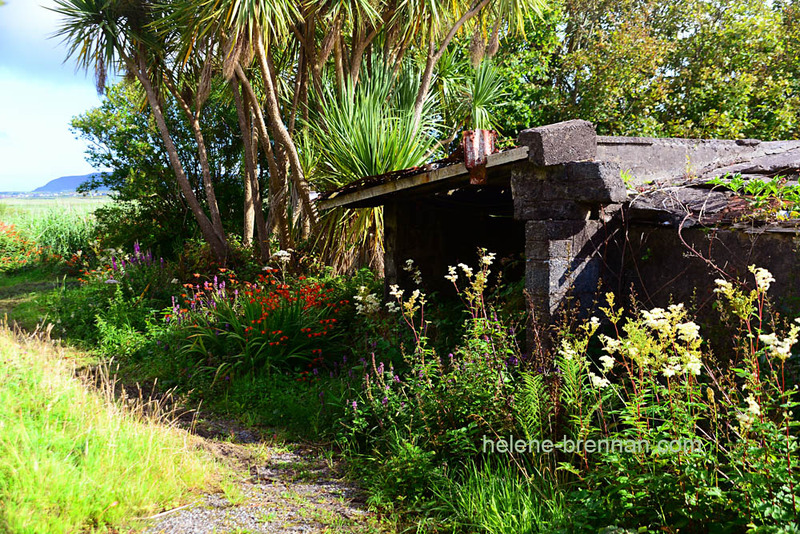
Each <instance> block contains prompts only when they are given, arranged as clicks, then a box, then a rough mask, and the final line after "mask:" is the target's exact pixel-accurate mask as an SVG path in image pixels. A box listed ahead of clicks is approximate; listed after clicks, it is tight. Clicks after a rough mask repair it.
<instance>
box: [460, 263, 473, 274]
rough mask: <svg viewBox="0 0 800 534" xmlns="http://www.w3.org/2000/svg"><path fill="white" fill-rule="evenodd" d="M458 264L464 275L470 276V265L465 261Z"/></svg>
mask: <svg viewBox="0 0 800 534" xmlns="http://www.w3.org/2000/svg"><path fill="white" fill-rule="evenodd" d="M458 266H459V267H461V270H462V271H464V275H465V276H466V277H467V278H472V274H473V273H472V267H470V266H469V265H467V264H466V263H459V264H458Z"/></svg>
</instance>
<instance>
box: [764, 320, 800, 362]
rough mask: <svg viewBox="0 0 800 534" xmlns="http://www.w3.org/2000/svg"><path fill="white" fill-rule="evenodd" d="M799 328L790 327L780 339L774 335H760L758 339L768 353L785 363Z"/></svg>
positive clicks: (790, 353)
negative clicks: (786, 333)
mask: <svg viewBox="0 0 800 534" xmlns="http://www.w3.org/2000/svg"><path fill="white" fill-rule="evenodd" d="M798 334H800V327H798V326H795V325H792V327H791V328H790V329H789V333H788V335H787V336H786V337H785V338H783V339H780V338H779V337H778V336H777V335H776V334H774V333H773V334H761V335H759V336H758V339H759V340H761V341H762V342H763V343H764V345H766V346H767V348H768V350H769V352H770V353H771V354H772V355H774V356H776V357H777V358H778V359H780V360H781V361H786V360H787V359H788V358H789V356H791V355H792V346H794V344H795V343H797V337H798Z"/></svg>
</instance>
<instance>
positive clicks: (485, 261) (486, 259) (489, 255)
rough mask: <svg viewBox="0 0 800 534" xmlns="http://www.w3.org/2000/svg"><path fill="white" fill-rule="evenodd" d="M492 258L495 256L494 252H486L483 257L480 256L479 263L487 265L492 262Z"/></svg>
mask: <svg viewBox="0 0 800 534" xmlns="http://www.w3.org/2000/svg"><path fill="white" fill-rule="evenodd" d="M494 258H495V253H494V252H488V253H486V254H484V255H483V257H482V258H481V265H485V266H486V267H489V266H490V265H491V264H492V263H493V262H494Z"/></svg>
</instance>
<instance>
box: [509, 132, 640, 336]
mask: <svg viewBox="0 0 800 534" xmlns="http://www.w3.org/2000/svg"><path fill="white" fill-rule="evenodd" d="M518 142H519V144H527V145H528V147H529V163H528V164H527V165H523V166H520V167H518V168H517V169H516V170H515V171H514V172H513V173H512V176H511V191H512V195H513V198H514V217H515V218H516V219H518V220H524V221H526V223H525V224H526V225H525V255H526V265H525V288H526V290H527V292H528V295H529V297H530V299H531V306H532V312H533V314H534V319H535V321H536V322H537V323H538V324H539V325H542V326H549V325H550V324H551V323H552V321H553V319H554V318H555V315H556V314H557V313H558V312H559V310H560V309H561V308H563V307H564V305H565V301H566V300H567V299H568V298H569V297H573V298H574V300H573V301H572V303H574V305H575V306H579V309H582V310H586V309H588V308H589V307H591V305H592V303H593V300H594V297H595V294H596V291H597V287H598V284H599V281H600V272H601V270H602V251H603V246H604V243H605V240H606V236H607V232H606V229H607V224H608V222H609V220H610V218H609V217H608V214H609V213H610V212H614V211H617V210H618V209H619V207H620V203H621V202H624V201H625V200H626V199H627V192H626V190H625V184H624V183H623V182H622V178H621V175H620V167H619V165H618V164H616V163H610V162H598V161H591V160H593V159H594V157H595V155H596V153H597V136H596V135H595V133H594V127H593V126H592V125H591V123H587V122H586V121H568V122H564V123H558V124H551V125H549V126H544V127H541V128H532V129H530V130H525V131H523V132H522V133H520V136H519V140H518ZM545 343H546V341H545ZM530 348H532V347H530Z"/></svg>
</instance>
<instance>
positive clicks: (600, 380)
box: [589, 371, 611, 389]
mask: <svg viewBox="0 0 800 534" xmlns="http://www.w3.org/2000/svg"><path fill="white" fill-rule="evenodd" d="M589 380H591V381H592V386H594V387H596V388H598V389H603V388H605V387H608V386H609V385H611V382H610V381H609V380H608V379H607V378H606V377H604V376H598V375H596V374H594V373H593V372H591V371H589Z"/></svg>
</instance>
